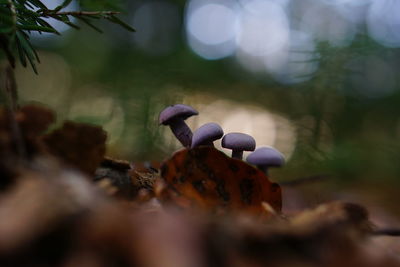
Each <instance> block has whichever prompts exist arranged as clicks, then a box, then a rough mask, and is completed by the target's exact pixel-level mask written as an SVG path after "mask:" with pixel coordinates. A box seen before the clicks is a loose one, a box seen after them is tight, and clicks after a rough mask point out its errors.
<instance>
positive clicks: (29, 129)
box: [16, 105, 55, 138]
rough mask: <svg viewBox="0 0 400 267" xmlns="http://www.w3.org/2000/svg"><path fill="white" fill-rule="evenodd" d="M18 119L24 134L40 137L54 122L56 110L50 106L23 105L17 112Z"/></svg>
mask: <svg viewBox="0 0 400 267" xmlns="http://www.w3.org/2000/svg"><path fill="white" fill-rule="evenodd" d="M16 119H17V121H18V123H19V125H20V127H21V131H22V133H23V135H24V136H29V137H32V138H33V137H38V136H39V135H40V134H42V133H43V132H44V131H46V130H47V128H48V127H49V126H50V125H51V124H52V123H54V121H55V115H54V112H53V111H52V110H50V109H48V108H45V107H41V106H37V105H26V106H23V107H21V108H20V109H19V110H18V111H17V114H16Z"/></svg>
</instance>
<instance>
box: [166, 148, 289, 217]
mask: <svg viewBox="0 0 400 267" xmlns="http://www.w3.org/2000/svg"><path fill="white" fill-rule="evenodd" d="M161 176H162V177H163V178H164V179H165V181H166V183H167V187H168V190H169V192H170V196H171V199H172V200H173V201H174V202H175V203H177V204H178V205H179V204H180V203H185V205H184V206H187V203H188V202H189V203H190V206H195V207H199V208H202V209H205V210H212V211H221V210H231V211H244V212H250V213H253V214H261V213H263V212H265V211H264V210H265V209H264V208H263V207H262V202H267V203H268V204H269V205H270V206H271V207H272V208H273V209H274V210H275V211H278V212H279V211H280V210H281V206H282V197H281V189H280V186H279V185H278V184H276V183H272V182H271V181H270V180H269V179H268V177H267V176H266V175H265V174H264V173H263V172H261V171H260V170H258V169H256V168H254V167H252V166H250V165H249V164H247V163H245V162H243V161H241V160H238V159H232V158H230V157H228V156H226V155H225V154H224V153H222V152H220V151H218V150H217V149H215V148H213V147H197V148H194V149H183V150H180V151H178V152H176V153H175V154H174V155H173V156H172V158H170V159H169V160H168V161H166V162H165V163H164V164H163V165H162V166H161ZM185 200H186V201H185Z"/></svg>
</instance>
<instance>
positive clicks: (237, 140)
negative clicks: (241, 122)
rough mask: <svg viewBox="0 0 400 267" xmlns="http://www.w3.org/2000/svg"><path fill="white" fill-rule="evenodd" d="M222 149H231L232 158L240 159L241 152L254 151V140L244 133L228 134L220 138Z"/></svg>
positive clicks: (241, 156)
mask: <svg viewBox="0 0 400 267" xmlns="http://www.w3.org/2000/svg"><path fill="white" fill-rule="evenodd" d="M221 144H222V147H224V148H229V149H232V158H236V159H242V158H243V151H254V149H255V148H256V140H254V138H253V137H251V136H250V135H248V134H244V133H228V134H226V135H225V136H224V137H223V138H222V143H221Z"/></svg>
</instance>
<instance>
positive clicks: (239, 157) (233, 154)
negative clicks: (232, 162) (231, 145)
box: [232, 150, 243, 159]
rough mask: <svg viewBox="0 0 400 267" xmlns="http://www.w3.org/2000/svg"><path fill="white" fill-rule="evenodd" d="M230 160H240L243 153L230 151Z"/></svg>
mask: <svg viewBox="0 0 400 267" xmlns="http://www.w3.org/2000/svg"><path fill="white" fill-rule="evenodd" d="M232 158H234V159H242V158H243V151H242V150H232Z"/></svg>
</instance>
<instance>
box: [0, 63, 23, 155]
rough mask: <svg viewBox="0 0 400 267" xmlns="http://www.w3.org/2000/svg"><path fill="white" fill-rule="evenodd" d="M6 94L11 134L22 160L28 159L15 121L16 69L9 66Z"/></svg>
mask: <svg viewBox="0 0 400 267" xmlns="http://www.w3.org/2000/svg"><path fill="white" fill-rule="evenodd" d="M4 76H5V77H4V86H3V87H4V94H5V96H6V98H7V99H6V101H7V102H8V106H9V110H10V112H9V113H8V114H9V121H10V127H11V134H12V136H13V137H14V140H15V144H16V149H17V153H18V156H19V157H20V159H23V158H26V149H25V143H24V139H23V138H22V133H21V128H20V127H19V125H18V122H17V121H16V119H15V112H16V110H17V109H18V94H17V83H16V81H15V75H14V69H13V68H12V66H11V65H9V64H7V66H6V67H5V70H4Z"/></svg>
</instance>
